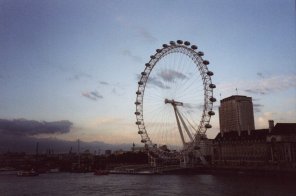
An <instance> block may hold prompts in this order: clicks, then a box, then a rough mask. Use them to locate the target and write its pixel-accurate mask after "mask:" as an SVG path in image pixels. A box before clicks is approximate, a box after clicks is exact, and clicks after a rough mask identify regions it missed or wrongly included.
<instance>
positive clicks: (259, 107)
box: [253, 103, 264, 113]
mask: <svg viewBox="0 0 296 196" xmlns="http://www.w3.org/2000/svg"><path fill="white" fill-rule="evenodd" d="M263 106H264V105H262V104H258V103H253V108H254V112H256V113H259V112H261V108H262V107H263Z"/></svg>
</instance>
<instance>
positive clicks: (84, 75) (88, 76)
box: [70, 72, 92, 80]
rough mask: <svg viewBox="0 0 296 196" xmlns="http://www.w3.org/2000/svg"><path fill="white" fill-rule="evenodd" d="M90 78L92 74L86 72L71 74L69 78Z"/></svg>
mask: <svg viewBox="0 0 296 196" xmlns="http://www.w3.org/2000/svg"><path fill="white" fill-rule="evenodd" d="M83 78H84V79H90V78H92V76H91V75H90V74H88V73H82V72H81V73H77V74H75V75H73V76H72V77H70V80H81V79H83Z"/></svg>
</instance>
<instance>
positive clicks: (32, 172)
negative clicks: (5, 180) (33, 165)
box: [17, 169, 39, 177]
mask: <svg viewBox="0 0 296 196" xmlns="http://www.w3.org/2000/svg"><path fill="white" fill-rule="evenodd" d="M38 175H39V173H38V172H36V171H35V170H34V169H31V170H30V171H18V172H17V176H21V177H27V176H38Z"/></svg>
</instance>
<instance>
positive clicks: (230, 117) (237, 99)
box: [219, 95, 255, 134]
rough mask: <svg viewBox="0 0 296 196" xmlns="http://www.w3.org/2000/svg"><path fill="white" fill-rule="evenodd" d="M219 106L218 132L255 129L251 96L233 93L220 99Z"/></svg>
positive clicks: (239, 131)
mask: <svg viewBox="0 0 296 196" xmlns="http://www.w3.org/2000/svg"><path fill="white" fill-rule="evenodd" d="M220 102H221V105H220V107H219V120H220V132H221V134H224V133H226V132H231V131H238V134H240V133H241V132H242V131H247V130H255V122H254V112H253V103H252V98H251V97H247V96H242V95H233V96H231V97H227V98H225V99H222V100H221V101H220Z"/></svg>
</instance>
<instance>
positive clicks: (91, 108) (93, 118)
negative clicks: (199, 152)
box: [0, 0, 296, 145]
mask: <svg viewBox="0 0 296 196" xmlns="http://www.w3.org/2000/svg"><path fill="white" fill-rule="evenodd" d="M295 13H296V11H295V1H294V0H259V1H244V0H238V1H233V0H224V1H218V0H210V1H207V0H192V1H191V0H186V1H177V0H176V1H169V0H164V1H156V0H152V1H144V0H140V1H134V0H131V1H119V0H113V1H104V0H98V1H90V0H89V1H78V0H74V1H70V0H64V1H59V0H45V1H37V0H32V1H16V0H11V1H1V0H0V69H1V70H0V92H1V95H0V135H1V137H3V138H4V137H7V138H14V139H15V141H17V139H18V138H21V137H25V138H43V139H48V138H49V139H59V140H67V141H75V140H77V139H78V138H79V139H81V140H83V141H86V142H92V141H101V142H104V143H110V144H116V145H119V144H132V143H133V142H135V143H137V144H140V137H139V135H138V134H137V126H136V125H135V120H136V118H135V116H134V112H135V105H134V101H135V99H136V94H135V92H136V90H137V82H138V76H139V74H140V73H141V72H142V71H143V70H144V67H145V66H144V65H145V63H147V62H148V61H149V59H150V55H152V54H154V53H155V49H157V48H160V47H161V46H162V44H164V43H169V41H171V40H173V41H176V40H178V39H181V40H184V41H185V40H188V41H190V42H191V43H192V44H195V45H197V46H198V47H199V50H201V51H203V52H204V53H205V56H204V58H205V59H207V60H209V61H210V65H209V67H210V70H211V71H213V72H214V74H215V75H214V76H213V78H212V79H213V83H214V84H216V86H217V88H216V89H215V90H214V95H215V97H216V98H217V100H218V101H217V102H216V103H215V112H216V116H215V117H214V118H213V120H212V122H211V124H212V125H213V128H212V129H209V130H208V132H207V135H208V137H209V138H214V137H215V136H216V134H217V133H218V131H219V119H218V110H217V107H218V106H219V104H220V103H219V100H220V99H223V98H225V97H228V96H231V95H235V94H239V95H246V96H250V97H252V98H253V104H254V112H255V127H256V128H257V129H260V128H267V127H268V120H274V121H275V123H277V122H281V123H285V122H289V123H296V55H295V54H296V19H295V18H296V17H295V16H296V15H295ZM236 89H237V91H236ZM11 127H14V128H11ZM36 130H37V132H36ZM38 131H39V132H38ZM7 145H9V144H7Z"/></svg>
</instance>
